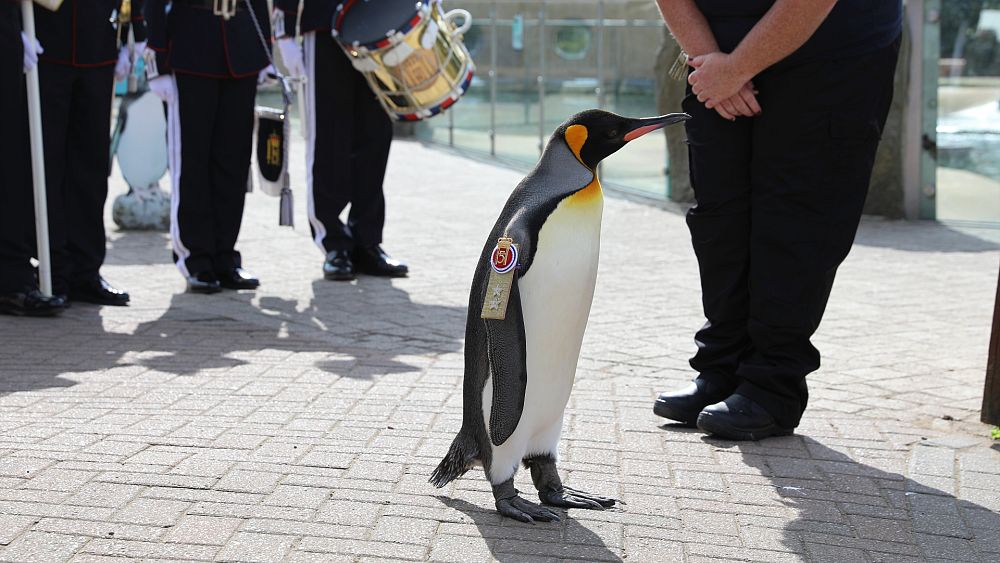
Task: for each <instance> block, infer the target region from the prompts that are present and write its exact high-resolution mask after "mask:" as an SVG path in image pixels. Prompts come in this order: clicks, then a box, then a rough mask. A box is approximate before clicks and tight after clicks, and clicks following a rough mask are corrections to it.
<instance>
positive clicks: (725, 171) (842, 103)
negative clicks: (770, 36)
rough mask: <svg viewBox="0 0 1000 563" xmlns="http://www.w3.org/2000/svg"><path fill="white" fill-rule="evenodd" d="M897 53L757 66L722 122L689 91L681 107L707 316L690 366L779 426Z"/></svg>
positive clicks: (843, 241) (860, 193)
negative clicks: (743, 111) (754, 100)
mask: <svg viewBox="0 0 1000 563" xmlns="http://www.w3.org/2000/svg"><path fill="white" fill-rule="evenodd" d="M898 51H899V43H898V41H897V42H896V43H895V44H893V45H892V46H890V47H887V48H884V49H881V50H879V51H877V52H873V53H871V54H868V55H864V56H860V57H854V58H851V59H846V60H833V61H822V62H811V63H805V64H800V65H798V66H795V67H792V68H785V69H782V68H780V67H779V68H775V69H772V70H769V71H765V72H764V73H762V74H761V75H759V76H758V77H756V78H755V79H754V83H755V85H756V87H757V89H758V90H759V91H760V94H759V95H758V100H759V102H760V105H761V107H762V108H763V113H762V114H761V115H760V116H758V117H756V118H738V119H737V120H736V122H730V121H727V120H725V119H723V118H721V117H720V116H719V115H718V114H717V113H716V112H715V111H714V110H709V109H707V108H705V106H704V104H702V103H701V102H699V101H698V100H697V98H696V97H695V96H693V95H692V94H691V92H690V87H689V90H688V95H687V97H686V98H685V100H684V103H683V107H684V111H686V112H688V113H690V114H691V115H692V116H694V119H691V120H689V121H687V122H686V123H685V125H686V127H687V134H688V143H689V148H690V152H689V154H690V164H691V182H692V185H693V187H694V191H695V197H696V200H697V205H696V206H694V207H693V208H691V210H690V211H689V212H688V215H687V222H688V226H689V228H690V230H691V239H692V243H693V245H694V250H695V253H696V255H697V257H698V266H699V270H700V273H701V286H702V301H703V306H704V311H705V317H706V319H707V321H708V322H707V323H706V324H705V326H704V327H703V328H702V329H701V330H700V331H698V333H697V334H696V336H695V340H696V341H697V343H698V351H697V353H696V355H695V356H694V357H693V358H692V359H691V366H692V367H693V368H694V369H695V370H697V371H698V372H699V377H702V378H706V379H709V380H713V381H716V382H718V383H720V384H721V385H723V386H729V388H731V389H732V390H733V391H734V392H738V393H740V394H742V395H744V396H747V397H749V398H751V399H752V400H754V401H755V402H757V403H758V404H760V405H761V406H763V407H764V408H765V409H767V411H768V412H770V413H771V414H772V415H773V416H774V417H775V418H776V419H777V421H778V422H779V424H781V425H782V426H786V427H794V426H796V425H798V423H799V420H800V418H801V416H802V412H803V411H804V409H805V407H806V401H807V400H808V391H807V388H806V382H805V377H806V374H808V373H810V372H812V371H814V370H816V369H817V368H819V364H820V356H819V352H818V351H817V350H816V348H815V347H814V346H813V345H812V344H811V343H810V338H811V336H812V335H813V333H814V332H815V331H816V329H817V327H818V326H819V323H820V319H821V318H822V316H823V312H824V309H825V308H826V304H827V299H828V297H829V295H830V290H831V288H832V286H833V279H834V275H835V274H836V272H837V267H838V266H839V265H840V263H841V262H842V261H843V260H844V258H846V257H847V254H848V252H849V251H850V249H851V245H852V244H853V241H854V236H855V233H856V231H857V227H858V223H859V221H860V218H861V212H862V208H863V206H864V202H865V196H866V194H867V192H868V185H869V180H870V177H871V172H872V167H873V165H874V160H875V151H876V149H877V147H878V141H879V135H880V134H881V130H882V127H883V126H884V124H885V119H886V116H887V113H888V109H889V105H890V103H891V100H892V89H893V72H894V69H895V65H896V59H897V55H898Z"/></svg>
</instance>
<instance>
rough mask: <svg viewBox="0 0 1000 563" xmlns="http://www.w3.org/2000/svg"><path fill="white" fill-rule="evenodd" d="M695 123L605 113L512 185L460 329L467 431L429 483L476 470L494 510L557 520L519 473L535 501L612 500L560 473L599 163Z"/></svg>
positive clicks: (580, 123)
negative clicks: (521, 486)
mask: <svg viewBox="0 0 1000 563" xmlns="http://www.w3.org/2000/svg"><path fill="white" fill-rule="evenodd" d="M687 119H690V116H689V115H687V114H684V113H673V114H668V115H664V116H660V117H650V118H644V119H633V118H627V117H622V116H619V115H615V114H613V113H609V112H606V111H601V110H588V111H584V112H582V113H578V114H576V115H574V116H572V117H570V118H569V119H568V120H566V121H565V122H564V123H563V124H562V125H560V126H559V127H558V128H557V129H556V131H555V133H553V134H552V137H551V138H550V139H549V142H548V145H547V146H546V148H545V151H544V153H543V154H542V157H541V159H540V160H539V162H538V164H537V165H536V166H535V168H534V170H532V171H531V172H530V173H529V174H528V175H527V177H525V178H524V180H522V181H521V183H520V184H518V185H517V187H516V188H514V191H513V192H512V193H511V195H510V198H509V199H508V200H507V203H506V205H505V206H504V208H503V211H501V212H500V217H499V218H498V219H497V222H496V224H495V225H494V227H493V230H492V232H491V233H490V237H489V239H488V240H487V241H486V246H485V247H484V248H483V252H482V255H481V257H480V261H479V265H478V266H477V268H476V273H475V276H474V278H473V281H472V291H471V293H470V295H469V316H468V320H467V322H466V329H465V380H464V393H463V397H464V403H463V416H462V428H461V430H459V432H458V435H457V436H456V437H455V439H454V441H453V442H452V444H451V448H450V449H449V450H448V453H447V454H446V455H445V457H444V459H443V460H441V463H440V464H439V465H438V466H437V468H436V469H435V470H434V472H433V474H432V475H431V478H430V481H431V483H433V484H434V485H435V486H437V487H443V486H445V485H446V484H448V483H449V482H451V481H452V480H454V479H456V478H458V477H460V476H461V475H463V474H464V473H465V472H466V471H468V470H469V469H471V468H472V467H474V466H476V465H482V467H483V470H484V472H485V473H486V478H487V479H488V480H489V482H490V484H491V485H492V487H493V497H494V499H495V501H496V508H497V510H498V511H499V512H500V513H501V514H503V515H504V516H508V517H511V518H515V519H517V520H521V521H522V522H533V521H535V520H542V521H553V520H559V515H558V514H557V513H556V512H554V511H552V510H551V509H549V508H547V507H545V506H539V505H537V504H534V503H532V502H529V501H527V500H525V499H523V498H521V497H520V496H518V491H517V490H516V489H515V488H514V474H515V473H516V472H517V467H518V465H519V464H522V463H523V464H524V466H525V467H527V468H528V469H529V470H530V471H531V479H532V482H533V483H534V485H535V488H536V489H537V490H538V498H539V500H541V502H542V504H545V505H548V506H558V507H563V508H592V509H603V508H607V507H610V506H613V505H614V504H615V502H616V501H615V500H614V499H611V498H606V497H602V496H598V495H595V494H591V493H585V492H583V491H578V490H575V489H570V488H569V487H566V486H564V485H563V484H562V481H561V479H560V478H559V473H558V471H557V469H556V453H557V450H558V444H559V437H560V434H561V433H562V421H563V411H564V410H565V408H566V404H567V402H568V401H569V394H570V391H571V389H572V387H573V380H574V378H575V375H576V364H577V360H578V359H579V355H580V346H581V344H582V342H583V333H584V330H585V329H586V326H587V319H588V317H589V315H590V305H591V302H592V301H593V297H594V285H595V283H596V281H597V263H598V258H599V254H600V238H601V216H602V214H603V209H604V197H603V193H602V190H601V184H600V181H599V180H598V178H597V172H596V171H597V165H598V164H599V163H600V162H601V160H603V159H604V158H606V157H607V156H609V155H611V154H613V153H614V152H616V151H618V150H619V149H621V148H622V147H624V146H625V145H626V144H627V143H628V142H629V141H632V140H634V139H636V138H638V137H641V136H642V135H645V134H646V133H649V132H651V131H655V130H657V129H660V128H662V127H665V126H667V125H670V124H673V123H679V122H682V121H685V120H687Z"/></svg>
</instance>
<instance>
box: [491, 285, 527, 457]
mask: <svg viewBox="0 0 1000 563" xmlns="http://www.w3.org/2000/svg"><path fill="white" fill-rule="evenodd" d="M483 322H484V323H486V345H487V347H488V357H489V362H490V376H491V377H492V379H493V402H492V408H491V409H490V440H491V441H492V442H493V445H495V446H499V445H500V444H503V443H504V442H506V441H507V438H510V435H511V434H513V433H514V430H515V429H516V428H517V423H518V422H519V421H520V420H521V411H522V410H523V409H524V392H525V389H526V388H527V386H528V367H527V351H526V350H525V339H524V314H523V313H522V311H521V294H520V292H519V290H518V283H517V276H514V282H513V284H512V285H511V293H510V300H509V301H508V303H507V316H506V318H504V319H503V320H498V319H483Z"/></svg>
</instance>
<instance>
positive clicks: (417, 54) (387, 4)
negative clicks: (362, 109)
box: [333, 0, 475, 121]
mask: <svg viewBox="0 0 1000 563" xmlns="http://www.w3.org/2000/svg"><path fill="white" fill-rule="evenodd" d="M456 18H462V19H463V21H462V24H461V25H460V26H456V25H455V23H454V21H455V19H456ZM471 25H472V17H471V16H470V15H469V12H467V11H465V10H451V11H449V12H448V13H444V11H443V10H442V9H441V2H440V1H438V0H429V1H423V2H417V3H416V4H414V2H413V0H379V1H377V2H375V1H366V0H346V1H345V2H344V3H343V4H341V5H340V6H338V7H337V11H336V13H335V14H334V18H333V36H334V37H335V38H336V39H337V42H338V43H339V44H340V46H341V47H342V48H343V49H344V52H345V53H347V56H348V58H350V60H351V64H353V65H354V68H356V69H357V70H358V71H359V72H361V73H362V74H363V75H364V76H365V78H366V79H367V80H368V84H369V86H371V89H372V91H373V92H374V93H375V95H376V96H377V97H378V99H379V102H381V104H382V107H384V108H385V110H386V112H387V113H388V114H389V116H390V117H392V118H393V119H396V120H399V121H418V120H421V119H425V118H428V117H432V116H434V115H437V114H438V113H441V112H442V111H444V110H445V109H447V108H448V107H450V106H451V105H452V104H454V103H455V102H457V101H458V100H459V98H461V97H462V95H463V94H464V93H465V91H466V90H468V88H469V84H470V83H471V82H472V75H473V73H474V72H475V64H473V62H472V56H471V55H469V51H468V50H467V49H466V48H465V45H464V44H463V43H462V34H463V33H465V32H466V31H467V30H468V29H469V27H470V26H471Z"/></svg>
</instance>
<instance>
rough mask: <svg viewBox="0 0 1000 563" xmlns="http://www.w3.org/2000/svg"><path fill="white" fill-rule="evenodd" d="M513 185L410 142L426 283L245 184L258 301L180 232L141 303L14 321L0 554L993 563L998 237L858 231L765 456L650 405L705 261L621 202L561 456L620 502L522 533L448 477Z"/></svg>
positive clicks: (411, 243) (394, 223)
mask: <svg viewBox="0 0 1000 563" xmlns="http://www.w3.org/2000/svg"><path fill="white" fill-rule="evenodd" d="M299 154H301V153H299ZM519 177H520V174H519V173H517V172H514V171H511V170H507V169H503V168H497V167H494V166H492V165H490V164H487V163H481V162H475V161H470V160H465V159H462V158H460V157H457V156H454V155H451V154H448V153H445V152H440V151H438V150H432V149H429V148H427V147H424V146H421V145H418V144H414V143H408V142H397V143H396V145H394V148H393V153H392V159H391V165H390V170H389V175H388V180H387V181H388V198H389V204H390V205H389V223H388V228H387V234H386V247H387V249H388V250H389V251H390V252H392V253H394V254H396V255H398V256H400V257H404V258H406V259H408V260H409V261H410V262H411V266H412V269H413V275H412V277H410V278H409V279H404V280H396V281H392V282H389V281H384V280H379V279H372V278H362V279H360V280H359V281H357V282H356V283H350V284H345V283H332V282H325V281H323V280H322V279H321V278H320V276H319V274H320V270H319V266H320V262H321V255H320V253H319V252H318V251H317V249H316V248H315V247H313V246H312V244H311V242H310V240H309V237H308V234H307V233H308V231H307V228H306V221H305V213H304V199H305V194H304V190H299V192H298V193H297V197H298V200H297V202H296V203H297V205H298V209H299V213H298V215H297V220H298V222H299V224H298V226H297V227H296V228H295V230H290V229H286V228H279V227H278V226H277V213H278V212H277V201H276V200H273V199H270V198H266V197H265V196H263V195H261V194H259V193H257V194H253V195H251V196H250V197H249V200H248V201H249V205H248V211H247V217H246V220H245V225H244V230H243V236H242V239H241V243H240V246H241V248H242V250H243V252H244V255H245V263H246V265H247V266H248V267H249V268H250V269H252V270H253V271H254V272H256V273H258V274H259V275H260V277H261V278H262V280H263V287H262V288H261V290H260V291H258V292H256V293H226V294H222V295H219V296H194V295H187V294H184V293H182V290H183V284H182V281H181V278H180V276H179V275H178V274H177V272H176V270H175V269H174V267H173V266H172V265H171V264H170V262H169V257H168V251H167V248H168V242H167V239H166V237H165V236H164V235H162V234H151V233H119V232H112V233H111V244H110V251H109V258H108V266H107V267H106V268H105V274H106V275H107V277H108V278H110V279H111V280H112V281H114V282H116V283H118V284H121V285H123V286H124V287H126V288H128V289H129V290H130V291H131V292H132V295H133V304H132V306H131V307H128V308H122V309H116V308H104V309H99V308H96V307H91V306H86V305H77V306H74V307H73V309H72V310H71V311H69V312H68V313H67V314H66V315H65V316H64V317H63V318H62V319H59V320H30V319H12V318H0V358H2V363H0V560H11V561H58V560H70V559H72V560H74V561H105V560H108V561H110V560H114V559H113V558H142V559H150V560H155V559H183V560H210V559H218V560H240V561H276V560H282V559H287V560H295V561H300V560H317V561H328V560H372V561H374V560H380V561H381V560H386V559H390V558H392V559H410V560H421V559H428V558H429V559H434V560H443V561H477V560H489V559H491V558H495V559H497V560H501V561H518V560H542V559H557V558H566V559H574V560H609V561H618V560H629V561H681V560H684V561H709V560H711V561H718V560H722V559H732V560H762V561H798V560H808V561H836V562H844V561H916V560H948V559H954V560H964V561H975V560H979V561H990V560H992V561H996V560H1000V493H998V490H1000V448H998V447H997V446H996V445H993V446H991V443H990V442H989V441H988V439H987V438H986V434H987V432H988V428H987V427H986V426H984V425H981V424H979V423H978V422H976V421H977V419H978V408H979V404H980V400H981V393H982V386H983V376H984V371H985V365H986V349H987V343H988V338H989V335H988V331H989V322H990V315H991V310H992V301H993V296H994V291H995V288H996V281H997V271H998V261H1000V244H998V243H997V242H996V239H997V238H998V237H997V232H996V231H993V232H987V231H981V232H978V233H976V232H973V231H967V232H963V231H958V230H954V229H951V228H948V227H944V226H940V225H934V224H914V223H894V222H882V221H878V220H870V221H865V223H864V225H863V227H862V230H861V233H860V235H859V238H858V244H857V246H856V248H855V250H854V252H853V254H852V255H851V257H850V258H849V260H848V261H847V263H845V264H844V266H843V267H842V270H841V275H840V278H839V279H838V282H837V285H836V287H835V290H834V294H833V299H832V302H831V304H830V308H829V313H828V314H827V317H826V319H825V321H824V324H823V326H822V327H821V329H820V332H819V334H818V336H817V338H816V342H817V344H818V346H819V347H820V348H821V349H822V350H823V352H824V353H825V360H824V365H823V368H822V369H821V370H820V371H819V372H817V373H815V374H813V375H812V376H810V383H811V388H812V393H813V399H812V404H811V406H810V409H809V411H808V412H807V414H806V417H805V420H804V421H803V424H802V426H801V427H800V428H799V430H798V433H797V434H796V435H794V436H791V437H787V438H777V439H770V440H766V441H763V442H761V443H746V444H743V443H731V442H726V441H718V440H711V439H706V438H705V437H703V436H702V435H701V434H699V433H697V432H693V431H689V430H683V429H678V428H676V427H672V426H670V425H663V424H662V420H660V419H657V418H656V417H654V416H653V415H652V412H651V405H652V399H653V397H654V396H655V394H656V393H657V391H659V390H663V389H665V388H670V387H674V386H677V385H679V384H681V383H682V382H684V381H686V380H687V379H689V378H690V377H691V373H690V372H689V370H688V368H687V365H686V359H687V358H688V357H689V356H690V355H691V354H692V352H693V348H694V345H693V342H692V338H691V336H692V333H693V331H694V330H695V329H696V328H698V326H699V325H700V323H701V316H700V313H699V303H698V289H697V271H696V266H695V262H694V259H693V255H692V252H691V248H690V244H689V242H688V235H687V232H686V228H685V226H684V222H683V218H682V216H681V215H679V214H678V213H677V212H676V211H671V210H663V209H657V208H655V207H650V206H647V205H642V204H638V203H632V202H628V201H623V200H617V199H609V200H608V202H607V206H606V213H605V237H604V253H603V256H602V263H601V273H600V277H599V280H598V288H597V294H596V296H595V300H594V309H593V314H592V317H591V322H590V327H589V330H588V333H587V337H586V340H585V342H584V348H583V353H582V355H583V357H582V359H581V362H580V370H579V375H578V379H577V383H576V387H575V390H574V394H573V396H572V398H571V403H570V405H569V408H568V411H567V416H566V429H565V433H564V437H563V440H562V465H561V467H562V470H563V472H564V476H565V478H566V480H567V482H568V484H570V485H572V486H577V487H580V488H586V489H590V490H593V491H595V492H599V493H602V494H608V495H614V496H617V497H619V498H620V499H622V500H623V501H624V504H623V506H621V507H620V508H617V509H614V510H608V511H605V512H588V511H579V510H573V511H570V513H569V514H568V517H567V518H565V519H564V521H563V522H562V523H559V524H537V525H534V526H528V525H522V524H519V523H514V522H511V521H508V520H501V519H500V518H499V517H498V516H497V515H496V514H495V513H494V512H493V511H492V502H491V495H490V492H489V487H488V485H487V483H486V481H485V480H484V479H483V478H482V473H481V472H480V471H479V470H476V471H473V472H470V473H469V474H468V475H467V476H466V478H464V479H461V480H459V481H458V482H456V483H455V484H454V485H452V486H449V487H448V488H445V489H443V490H436V489H434V488H432V487H431V486H430V485H429V484H428V483H427V477H428V475H429V473H430V471H431V469H432V468H433V467H434V465H435V464H436V463H437V461H438V460H439V459H440V457H441V456H442V455H443V454H444V452H445V450H446V448H447V446H448V443H449V442H450V440H451V437H452V436H453V434H454V432H455V431H456V430H457V429H458V427H459V423H460V418H461V379H462V369H461V366H462V335H463V330H464V316H465V307H466V300H467V291H468V285H469V283H470V280H471V274H472V270H473V266H474V263H475V260H476V258H477V256H478V252H479V249H480V248H481V246H482V244H483V241H484V240H485V236H486V234H487V232H488V230H489V228H490V226H491V225H492V222H493V219H494V217H495V215H496V213H497V211H498V209H499V207H500V205H501V204H502V202H503V200H504V199H505V197H506V194H507V193H508V191H509V190H510V188H511V187H512V186H513V185H514V184H515V183H516V181H517V180H518V179H519ZM295 178H296V180H297V181H298V182H297V183H298V184H301V178H303V175H302V170H301V168H300V169H298V170H296V171H295ZM122 189H123V188H122V185H121V183H120V181H116V184H115V186H114V188H113V191H114V192H119V191H121V190H122ZM990 238H992V239H993V242H991V241H990V240H989V239H990ZM519 479H520V483H519V485H520V488H522V489H523V490H530V484H529V482H528V480H527V479H526V476H525V475H524V474H523V472H522V474H521V475H519Z"/></svg>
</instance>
